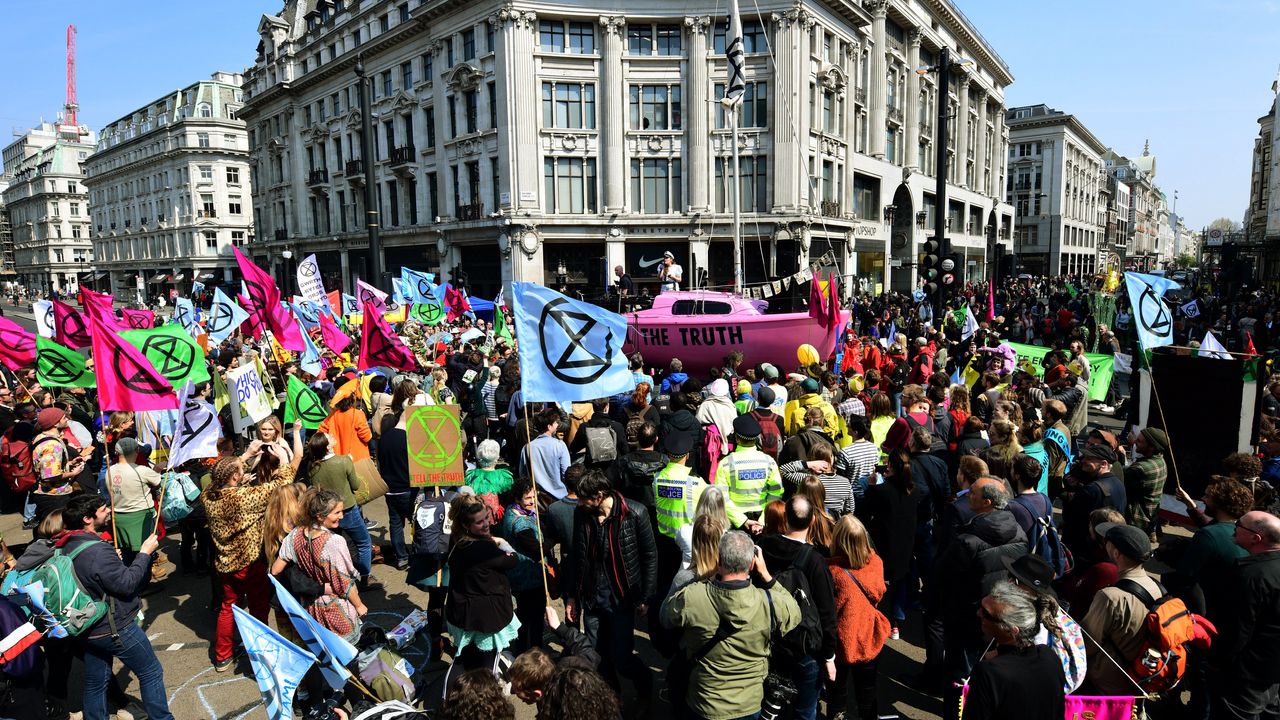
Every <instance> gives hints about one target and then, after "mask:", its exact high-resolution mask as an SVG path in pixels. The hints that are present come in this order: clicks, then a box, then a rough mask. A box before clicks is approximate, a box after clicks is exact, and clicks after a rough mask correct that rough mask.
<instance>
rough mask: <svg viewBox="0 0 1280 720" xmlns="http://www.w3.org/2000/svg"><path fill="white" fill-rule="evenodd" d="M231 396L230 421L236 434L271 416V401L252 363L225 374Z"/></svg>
mask: <svg viewBox="0 0 1280 720" xmlns="http://www.w3.org/2000/svg"><path fill="white" fill-rule="evenodd" d="M227 384H228V387H227V390H228V391H229V393H230V396H231V419H232V421H233V424H234V426H235V429H236V432H243V431H245V430H247V429H248V428H250V427H253V425H255V424H256V423H258V422H260V421H262V420H263V419H264V418H265V417H267V416H268V415H270V414H271V399H270V398H269V397H268V396H267V389H266V388H265V387H263V385H262V378H261V377H259V376H258V369H257V368H256V367H254V366H253V364H252V363H245V364H241V366H240V367H238V368H236V369H235V370H232V371H230V372H228V373H227Z"/></svg>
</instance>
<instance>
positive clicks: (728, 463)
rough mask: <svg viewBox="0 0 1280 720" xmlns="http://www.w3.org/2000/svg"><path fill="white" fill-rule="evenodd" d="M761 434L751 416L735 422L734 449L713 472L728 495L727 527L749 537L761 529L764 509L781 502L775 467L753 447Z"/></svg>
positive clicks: (739, 418)
mask: <svg viewBox="0 0 1280 720" xmlns="http://www.w3.org/2000/svg"><path fill="white" fill-rule="evenodd" d="M760 432H761V430H760V422H759V421H758V420H756V419H755V418H754V417H753V416H751V415H750V414H747V415H739V416H738V417H737V418H735V419H734V421H733V435H734V439H735V441H736V443H737V445H736V447H735V448H734V450H733V452H731V453H729V455H728V456H727V457H725V458H724V459H723V460H721V461H720V467H719V468H718V469H717V470H716V485H719V486H720V487H723V488H725V490H726V492H728V494H729V497H728V500H729V501H728V502H727V503H725V511H726V512H727V513H728V515H729V522H730V524H732V525H733V526H734V527H741V528H745V529H746V530H749V531H750V532H752V533H759V532H760V531H761V530H763V529H764V524H763V523H761V522H760V515H761V513H763V512H764V506H765V505H768V504H769V502H770V501H773V500H778V499H781V498H782V475H781V473H779V472H778V463H777V462H775V461H774V459H773V458H771V457H769V456H768V455H766V454H765V453H763V452H761V451H760V449H759V448H758V447H756V444H757V442H758V441H759V439H760Z"/></svg>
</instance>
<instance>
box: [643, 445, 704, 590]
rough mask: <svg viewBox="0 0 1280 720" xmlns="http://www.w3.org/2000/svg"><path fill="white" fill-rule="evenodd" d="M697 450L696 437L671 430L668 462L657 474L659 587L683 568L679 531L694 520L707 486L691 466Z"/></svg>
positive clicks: (654, 495) (665, 584)
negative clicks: (678, 543)
mask: <svg viewBox="0 0 1280 720" xmlns="http://www.w3.org/2000/svg"><path fill="white" fill-rule="evenodd" d="M692 451H693V437H692V436H690V435H688V434H686V433H671V434H669V435H667V436H666V437H665V438H663V440H662V452H663V454H665V455H666V456H667V465H666V467H664V468H662V469H661V470H659V471H658V474H657V475H655V476H653V507H654V514H655V515H656V516H657V518H658V535H657V536H655V537H654V540H655V542H656V543H657V546H658V587H660V588H665V587H667V586H668V585H670V584H671V580H672V578H674V577H675V575H676V571H677V570H679V568H680V547H679V546H678V545H677V544H676V533H677V532H678V531H679V530H680V528H681V527H683V526H685V525H688V524H690V523H692V522H693V513H694V509H695V508H696V507H697V505H698V498H699V497H700V496H701V495H702V491H703V490H704V489H705V488H706V487H707V483H706V481H705V480H703V479H702V478H700V477H698V476H696V475H693V474H692V471H691V469H690V467H689V464H688V463H689V453H690V452H692Z"/></svg>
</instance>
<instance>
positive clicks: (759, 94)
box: [716, 82, 769, 128]
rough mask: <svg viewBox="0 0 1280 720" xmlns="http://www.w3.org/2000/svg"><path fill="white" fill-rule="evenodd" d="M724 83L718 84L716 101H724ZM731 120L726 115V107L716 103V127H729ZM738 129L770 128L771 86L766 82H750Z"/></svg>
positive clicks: (744, 97) (744, 98) (743, 96)
mask: <svg viewBox="0 0 1280 720" xmlns="http://www.w3.org/2000/svg"><path fill="white" fill-rule="evenodd" d="M724 93H725V86H724V83H716V100H717V101H719V100H722V99H724ZM728 122H729V119H728V117H727V116H726V115H725V107H724V105H722V104H720V103H719V102H716V127H717V128H726V127H728V126H729V125H728ZM738 122H739V123H740V124H739V125H738V127H744V128H763V127H769V84H768V83H765V82H749V83H747V90H746V92H745V93H743V95H742V112H741V114H740V115H739V116H738Z"/></svg>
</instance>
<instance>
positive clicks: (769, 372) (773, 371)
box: [760, 363, 778, 380]
mask: <svg viewBox="0 0 1280 720" xmlns="http://www.w3.org/2000/svg"><path fill="white" fill-rule="evenodd" d="M760 370H761V371H762V372H763V373H764V376H765V377H767V378H769V379H770V380H776V379H777V378H778V368H776V367H774V366H773V365H771V364H769V363H765V364H763V365H761V366H760Z"/></svg>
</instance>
